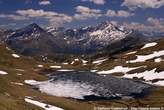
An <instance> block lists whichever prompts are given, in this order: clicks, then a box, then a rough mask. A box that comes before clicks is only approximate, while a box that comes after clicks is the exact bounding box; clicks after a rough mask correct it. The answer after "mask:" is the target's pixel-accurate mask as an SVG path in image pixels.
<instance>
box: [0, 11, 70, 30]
mask: <svg viewBox="0 0 164 110" xmlns="http://www.w3.org/2000/svg"><path fill="white" fill-rule="evenodd" d="M0 18H4V19H11V20H17V21H20V20H32V19H43V20H45V21H46V22H48V23H49V24H50V25H52V26H54V27H58V26H60V25H62V24H64V23H67V22H71V21H72V19H73V18H72V17H71V16H69V15H66V14H63V13H57V12H53V11H44V10H42V9H40V10H34V9H27V10H17V11H16V12H15V13H14V14H0Z"/></svg>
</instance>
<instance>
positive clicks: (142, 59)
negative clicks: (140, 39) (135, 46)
mask: <svg viewBox="0 0 164 110" xmlns="http://www.w3.org/2000/svg"><path fill="white" fill-rule="evenodd" d="M163 55H164V50H161V51H155V52H153V53H152V54H149V55H137V59H136V60H131V61H127V62H126V63H136V62H145V61H146V60H149V59H152V58H155V57H160V56H163Z"/></svg>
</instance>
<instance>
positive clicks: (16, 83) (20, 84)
mask: <svg viewBox="0 0 164 110" xmlns="http://www.w3.org/2000/svg"><path fill="white" fill-rule="evenodd" d="M11 84H15V85H19V86H23V85H24V84H23V83H18V82H11Z"/></svg>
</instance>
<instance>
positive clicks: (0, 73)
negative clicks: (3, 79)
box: [0, 70, 8, 75]
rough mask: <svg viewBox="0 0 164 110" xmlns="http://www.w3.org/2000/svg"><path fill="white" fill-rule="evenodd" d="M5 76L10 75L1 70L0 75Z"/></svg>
mask: <svg viewBox="0 0 164 110" xmlns="http://www.w3.org/2000/svg"><path fill="white" fill-rule="evenodd" d="M5 74H8V73H7V72H5V71H1V70H0V75H5Z"/></svg>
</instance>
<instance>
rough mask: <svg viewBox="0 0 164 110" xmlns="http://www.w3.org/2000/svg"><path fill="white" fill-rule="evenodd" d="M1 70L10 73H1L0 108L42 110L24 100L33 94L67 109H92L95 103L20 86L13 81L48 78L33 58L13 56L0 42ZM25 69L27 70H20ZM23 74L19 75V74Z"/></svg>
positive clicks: (5, 109)
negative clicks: (41, 73) (39, 71)
mask: <svg viewBox="0 0 164 110" xmlns="http://www.w3.org/2000/svg"><path fill="white" fill-rule="evenodd" d="M0 53H1V54H0V70H3V71H6V72H8V73H9V74H7V75H0V100H1V101H0V109H1V110H40V108H38V107H36V106H33V105H32V104H28V103H26V102H24V98H25V96H31V97H33V98H34V99H35V100H42V101H44V102H48V104H52V105H56V106H58V107H61V108H64V109H66V110H91V109H92V108H93V105H91V104H88V102H80V101H76V100H71V99H66V98H59V97H52V96H49V95H46V94H43V93H40V92H38V91H36V90H33V89H31V87H29V86H27V85H25V84H24V85H23V86H19V85H14V84H11V82H19V83H24V80H27V79H35V80H46V78H45V77H44V76H43V75H40V74H38V68H37V64H41V63H39V62H36V61H35V60H33V59H32V58H25V57H23V56H21V57H20V58H19V59H16V58H14V57H12V55H11V54H12V53H13V52H12V51H8V50H7V49H6V48H5V46H4V45H2V44H0ZM16 69H23V70H25V71H18V70H16ZM18 73H19V74H20V73H21V74H22V75H17V74H18Z"/></svg>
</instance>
